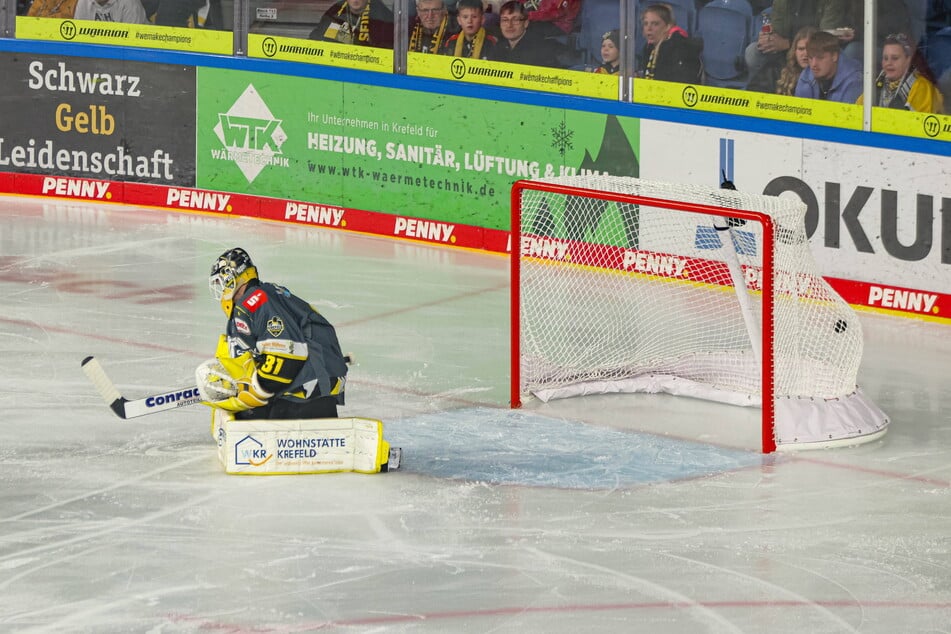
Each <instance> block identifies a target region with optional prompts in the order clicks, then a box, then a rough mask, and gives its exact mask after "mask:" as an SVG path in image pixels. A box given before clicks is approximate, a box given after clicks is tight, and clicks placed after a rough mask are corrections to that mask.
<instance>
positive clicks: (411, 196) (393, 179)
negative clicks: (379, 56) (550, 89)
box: [197, 68, 639, 229]
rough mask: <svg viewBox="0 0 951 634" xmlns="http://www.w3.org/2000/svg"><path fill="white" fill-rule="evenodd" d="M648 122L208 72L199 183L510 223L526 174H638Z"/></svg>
mask: <svg viewBox="0 0 951 634" xmlns="http://www.w3.org/2000/svg"><path fill="white" fill-rule="evenodd" d="M638 137H639V130H638V121H637V120H636V119H620V118H617V117H614V116H612V115H604V114H597V113H589V112H578V111H568V110H563V109H554V108H545V107H540V106H527V105H521V104H513V103H504V102H497V101H488V100H481V99H475V98H468V97H459V96H451V95H440V94H430V93H422V92H414V91H405V90H398V89H395V88H386V87H378V86H369V85H354V84H348V83H343V82H335V81H326V80H319V79H310V78H299V77H283V76H278V75H267V74H259V73H250V72H245V71H231V70H224V69H215V68H199V77H198V160H197V166H198V168H197V171H198V174H197V186H198V187H200V188H206V189H211V190H218V191H228V192H235V193H248V194H255V195H259V196H271V197H275V198H284V199H292V200H300V201H306V202H314V203H322V204H332V205H339V206H342V207H347V208H352V209H363V210H368V211H376V212H383V213H391V214H406V215H412V216H414V217H417V218H426V219H432V220H440V221H446V222H455V223H462V224H470V225H478V226H482V227H487V228H494V229H506V228H508V225H509V191H510V187H511V184H512V183H513V182H514V181H515V180H518V179H523V178H536V177H544V176H552V175H561V174H576V173H592V172H596V173H609V174H614V175H623V176H637V175H638V174H639V167H638V141H639V138H638Z"/></svg>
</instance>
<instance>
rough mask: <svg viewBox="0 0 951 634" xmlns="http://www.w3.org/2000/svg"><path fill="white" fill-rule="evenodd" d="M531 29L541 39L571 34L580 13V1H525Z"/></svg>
mask: <svg viewBox="0 0 951 634" xmlns="http://www.w3.org/2000/svg"><path fill="white" fill-rule="evenodd" d="M524 4H525V8H526V9H528V20H529V22H531V23H532V29H533V30H535V32H537V33H539V34H541V36H542V37H561V36H564V35H567V34H569V33H571V31H572V30H574V28H575V20H577V19H578V13H579V12H580V11H581V0H525V2H524Z"/></svg>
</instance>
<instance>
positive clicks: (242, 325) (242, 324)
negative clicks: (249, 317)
mask: <svg viewBox="0 0 951 634" xmlns="http://www.w3.org/2000/svg"><path fill="white" fill-rule="evenodd" d="M234 327H235V328H237V330H238V332H240V333H241V334H242V335H250V334H251V326H249V325H248V322H246V321H245V320H243V319H239V318H237V317H235V318H234Z"/></svg>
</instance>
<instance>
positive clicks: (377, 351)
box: [0, 197, 951, 634]
mask: <svg viewBox="0 0 951 634" xmlns="http://www.w3.org/2000/svg"><path fill="white" fill-rule="evenodd" d="M0 213H2V216H0V290H2V293H3V304H2V305H3V310H2V312H0V349H2V357H0V358H2V359H3V360H4V365H5V367H6V377H7V380H6V384H5V387H4V388H3V389H0V405H2V407H3V411H4V413H5V416H4V417H3V419H2V421H0V631H4V632H96V633H100V632H149V633H174V632H255V633H257V632H311V631H339V632H519V633H520V634H524V633H526V632H546V633H562V632H635V631H636V632H652V633H653V632H658V633H667V632H678V633H679V632H756V633H759V632H771V633H772V632H809V633H813V632H881V633H888V634H893V633H897V632H951V553H949V549H951V538H949V536H948V534H949V527H951V521H949V520H951V424H949V423H951V396H949V391H948V389H947V386H948V377H949V376H951V336H949V333H951V330H949V329H948V327H947V326H942V325H937V324H929V323H924V322H912V321H908V320H898V319H892V318H888V317H883V316H877V315H871V314H863V316H862V319H863V326H864V327H865V329H866V334H867V344H866V356H865V362H864V364H863V368H862V372H861V375H860V382H861V384H862V387H863V389H864V390H865V391H866V393H868V394H869V396H870V397H871V398H873V399H874V400H875V401H876V402H877V403H878V404H879V405H880V406H881V407H882V408H883V409H884V410H885V411H886V412H888V413H889V414H890V415H891V417H892V421H893V422H892V425H891V427H890V429H889V432H888V434H887V435H886V436H885V437H884V438H883V439H882V440H880V441H878V442H876V443H873V444H870V445H867V446H862V447H858V448H855V449H843V450H828V451H820V452H812V453H799V454H792V455H779V456H777V455H771V456H762V455H760V454H759V453H758V452H757V447H758V443H759V440H758V433H759V432H758V429H757V416H758V412H756V411H753V410H748V409H740V408H734V407H730V406H726V405H718V404H712V403H705V402H699V401H693V400H690V399H683V398H680V399H678V398H674V397H668V396H648V395H604V396H597V397H588V398H583V399H570V400H567V401H559V402H552V403H548V404H539V403H534V404H530V405H529V406H528V407H526V408H525V409H523V410H520V411H514V412H513V411H510V410H508V409H507V407H506V402H507V394H508V372H507V360H506V357H507V354H508V329H507V323H506V322H507V315H508V312H507V310H508V308H507V307H508V296H507V289H508V275H507V269H506V262H505V259H504V258H501V257H498V256H493V255H485V254H479V253H472V252H466V251H453V250H448V249H442V248H435V247H426V246H420V245H415V244H411V243H408V242H402V241H395V240H385V239H380V238H373V237H366V236H359V235H353V234H347V233H343V232H336V231H331V230H321V229H307V228H299V227H287V226H283V225H278V224H267V223H255V222H251V221H242V220H219V219H215V218H213V217H204V216H187V215H181V214H170V213H166V212H164V211H159V210H143V209H128V208H122V207H117V206H109V207H96V206H91V205H84V204H56V203H51V202H49V201H40V200H33V199H28V198H17V197H8V198H0ZM231 246H242V247H244V248H246V249H248V250H249V252H250V253H251V255H252V257H254V259H255V261H256V263H257V264H258V266H259V270H260V272H261V275H262V277H263V278H265V279H268V280H271V281H276V282H280V283H283V284H285V285H287V286H288V287H289V288H291V289H292V290H294V291H295V292H296V293H298V294H300V295H302V296H303V297H305V298H307V299H309V300H310V301H312V302H313V303H314V305H315V306H317V307H318V309H320V310H321V311H322V312H323V313H324V314H326V315H327V316H328V318H330V319H331V321H333V322H334V323H335V324H337V326H338V333H339V335H340V338H341V340H342V342H343V345H344V347H345V349H346V350H347V351H352V352H353V353H354V354H355V355H356V357H357V359H358V362H359V363H358V365H357V366H355V367H354V368H353V370H352V374H351V379H350V382H349V384H348V396H347V399H348V405H347V407H346V408H344V409H343V410H342V412H344V413H346V414H348V415H353V416H367V417H376V418H380V419H382V420H383V421H384V423H385V425H386V436H387V438H388V439H389V440H391V441H392V442H393V443H394V444H395V445H399V446H402V447H403V452H404V453H403V459H404V465H403V468H402V469H401V470H400V471H399V472H395V473H388V474H380V475H372V476H367V475H358V474H336V475H324V476H301V477H268V478H263V477H262V478H254V477H236V476H227V475H225V474H224V473H223V471H222V469H221V467H220V465H219V464H218V463H217V458H216V453H215V447H214V444H213V441H212V439H211V437H210V434H209V423H210V416H209V414H208V412H207V410H205V408H203V407H201V406H196V407H191V408H183V409H181V410H177V411H174V412H171V413H166V414H157V415H154V416H147V417H143V418H139V419H136V420H132V421H121V420H119V419H118V418H117V417H115V416H114V415H113V414H112V412H111V411H110V410H109V409H108V408H106V407H105V405H104V404H103V403H102V401H101V399H100V398H99V396H98V395H97V394H96V392H95V391H94V390H93V388H92V386H91V384H90V383H89V381H88V380H87V379H86V377H85V376H84V375H83V373H82V372H81V370H80V365H79V364H80V361H81V360H82V359H83V358H84V357H85V356H87V355H90V354H94V355H96V356H97V358H99V359H100V361H101V362H102V364H103V366H104V367H105V368H106V371H107V372H109V373H110V374H111V375H112V376H113V378H114V379H115V381H116V383H117V384H118V385H119V388H120V390H121V391H122V392H123V393H124V394H126V395H127V396H129V397H139V396H142V395H145V394H147V393H149V392H151V391H155V390H159V389H164V388H170V387H176V386H181V385H184V384H187V383H188V382H189V381H190V380H191V377H192V373H193V370H194V367H195V366H196V365H197V364H198V363H200V362H201V361H203V360H204V359H206V358H207V357H209V356H211V354H212V353H213V350H214V344H215V340H216V338H217V335H218V332H219V331H220V328H221V327H222V325H223V316H222V315H221V313H220V311H219V309H218V308H217V306H216V305H215V303H214V302H213V301H212V300H211V299H210V297H209V294H208V290H207V272H208V270H209V268H210V266H211V262H212V261H213V259H214V257H215V256H217V255H218V254H219V253H220V252H221V251H223V250H225V249H226V248H228V247H231Z"/></svg>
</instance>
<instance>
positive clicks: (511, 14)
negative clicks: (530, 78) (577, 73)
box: [491, 0, 558, 66]
mask: <svg viewBox="0 0 951 634" xmlns="http://www.w3.org/2000/svg"><path fill="white" fill-rule="evenodd" d="M499 16H500V17H499V28H500V29H501V31H502V38H501V39H500V40H499V42H498V44H497V45H496V47H495V48H494V49H493V51H492V57H491V59H494V60H495V61H498V62H509V63H512V64H528V65H530V66H557V65H558V64H557V55H556V51H555V48H554V45H553V44H551V43H550V42H549V41H548V40H546V39H545V38H543V37H542V36H541V35H540V34H539V33H538V32H537V31H536V30H535V27H534V26H532V25H531V24H530V23H529V21H528V11H527V10H526V9H525V6H524V5H523V4H522V3H521V2H519V0H509V1H508V2H506V3H505V4H503V5H502V7H501V8H500V9H499ZM529 27H531V28H529Z"/></svg>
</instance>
